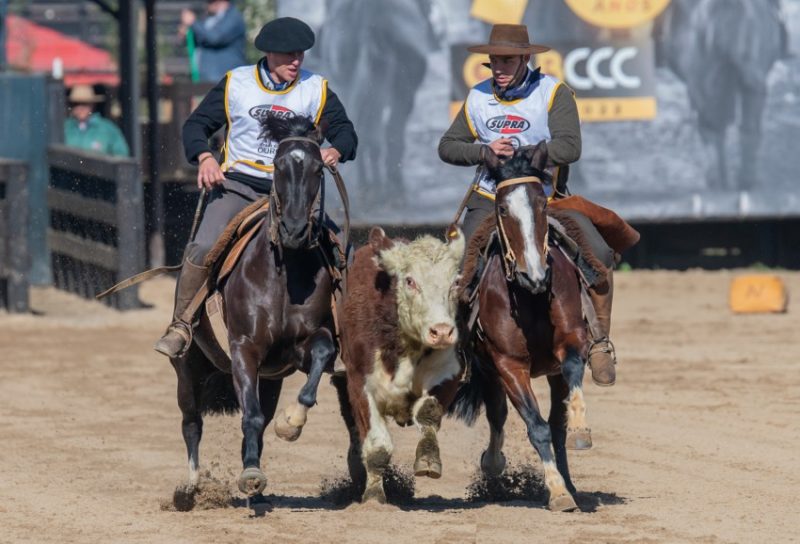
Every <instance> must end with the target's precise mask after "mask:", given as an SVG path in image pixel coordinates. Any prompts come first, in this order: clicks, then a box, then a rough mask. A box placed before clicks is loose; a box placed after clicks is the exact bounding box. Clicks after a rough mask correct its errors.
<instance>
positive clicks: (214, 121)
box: [183, 59, 358, 185]
mask: <svg viewBox="0 0 800 544" xmlns="http://www.w3.org/2000/svg"><path fill="white" fill-rule="evenodd" d="M260 62H263V59H262V61H260ZM226 82H227V76H225V77H224V78H222V80H221V81H220V82H219V83H218V84H217V85H216V86H215V87H214V88H213V89H211V90H210V91H209V92H208V94H207V95H206V96H205V98H204V99H203V101H202V102H201V103H200V105H199V106H198V107H197V109H196V110H194V111H193V112H192V114H191V115H190V116H189V118H188V119H187V120H186V122H185V123H184V125H183V148H184V151H185V153H186V160H188V161H189V162H190V163H191V164H197V156H198V155H200V154H201V153H204V152H210V151H211V148H210V146H209V145H208V139H209V138H210V137H211V136H212V135H213V134H214V133H215V132H216V131H217V130H219V129H220V128H222V127H223V126H226V125H227V122H228V120H227V117H226V115H225V85H226ZM326 92H327V96H326V98H325V107H324V108H323V110H322V115H321V116H320V123H319V124H320V125H322V126H325V125H327V128H326V131H325V139H326V140H328V142H329V143H330V144H331V146H332V147H333V148H335V149H336V150H337V151H338V152H339V153H340V154H341V158H340V159H339V162H345V161H349V160H353V159H354V158H355V156H356V147H357V146H358V137H357V136H356V132H355V128H354V127H353V123H352V122H351V121H350V119H349V118H348V117H347V112H346V111H345V109H344V106H343V105H342V102H341V101H340V100H339V97H338V96H336V93H334V92H333V91H332V90H331V89H330V87H327V90H326ZM228 176H229V177H230V178H231V179H237V180H238V181H242V182H244V183H248V184H250V185H262V184H263V183H264V182H263V180H257V179H255V178H252V176H247V175H244V174H240V173H235V172H231V173H229V174H228ZM239 178H242V179H239Z"/></svg>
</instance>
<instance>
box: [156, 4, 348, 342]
mask: <svg viewBox="0 0 800 544" xmlns="http://www.w3.org/2000/svg"><path fill="white" fill-rule="evenodd" d="M313 45H314V32H313V31H312V30H311V28H310V27H309V26H308V25H307V24H306V23H304V22H303V21H300V20H299V19H294V18H291V17H281V18H279V19H275V20H273V21H270V22H269V23H267V24H265V25H264V27H263V28H262V29H261V32H260V33H259V34H258V36H257V37H256V39H255V46H256V47H257V48H258V49H259V50H260V51H263V52H264V53H265V55H264V57H262V58H261V60H259V61H258V63H256V64H255V65H250V66H242V67H239V68H235V69H233V70H231V71H230V72H228V73H227V74H226V75H225V77H224V78H223V79H222V81H220V82H219V83H218V84H217V86H216V87H214V89H212V90H211V91H210V92H209V93H208V94H207V95H206V97H205V98H204V99H203V101H202V103H201V104H200V106H198V108H197V109H196V110H195V111H194V112H193V113H192V115H191V116H190V117H189V119H187V121H186V123H185V124H184V126H183V146H184V150H185V152H186V159H187V160H188V161H189V162H190V163H192V164H196V165H198V172H197V186H198V187H201V188H202V187H205V188H206V189H207V190H208V191H209V194H208V197H207V198H208V200H207V201H206V206H205V211H204V213H203V217H202V219H201V221H200V223H199V225H198V227H197V233H196V234H195V237H194V239H193V240H192V241H191V242H190V243H189V244H188V245H187V246H186V251H185V253H184V264H183V268H182V270H181V273H180V276H179V277H178V283H177V286H176V292H175V309H174V312H173V320H172V323H171V324H170V326H169V328H168V329H167V332H166V333H165V334H164V336H163V337H162V338H161V339H160V340H159V341H158V342H156V345H155V349H156V351H158V352H160V353H163V354H164V355H167V356H168V357H177V356H179V355H180V354H182V353H183V352H185V350H186V349H187V348H188V347H189V344H190V343H191V338H192V326H193V323H192V322H193V319H194V314H193V311H192V308H193V307H194V306H195V305H194V304H192V299H193V298H194V297H195V294H196V293H198V292H199V291H200V289H201V288H202V286H203V284H204V283H205V281H206V279H207V277H208V268H207V267H206V263H205V257H206V255H207V254H208V252H209V251H210V250H211V248H212V246H213V245H214V243H215V242H216V240H217V238H218V237H219V235H220V234H221V233H222V231H223V230H224V229H225V227H226V225H227V224H228V222H229V221H230V220H231V219H233V217H234V216H235V215H236V214H237V213H239V212H240V211H241V210H242V209H244V208H245V207H246V206H247V205H248V204H250V203H251V202H252V201H254V200H256V199H257V198H258V197H260V196H263V195H266V194H269V190H270V186H271V183H272V171H273V165H272V159H273V157H274V155H275V151H276V149H277V142H274V141H271V140H263V139H261V138H260V137H259V136H260V134H261V124H260V120H261V119H262V118H263V116H264V115H266V114H267V113H271V114H274V115H285V116H295V115H302V116H305V117H308V118H310V119H312V120H313V121H314V122H315V123H316V124H324V125H326V126H327V128H326V132H325V138H326V140H327V141H328V142H329V144H330V145H329V146H323V147H322V149H321V153H322V160H323V162H325V164H326V165H329V166H334V165H336V163H339V162H345V161H349V160H352V159H354V158H355V154H356V146H357V144H358V139H357V137H356V133H355V130H354V128H353V124H352V123H351V122H350V120H349V119H348V117H347V113H346V112H345V110H344V106H342V103H341V102H340V101H339V98H338V97H337V96H336V94H335V93H334V92H333V91H332V90H331V89H330V88H329V87H328V82H327V80H326V79H324V78H323V77H322V76H319V75H317V74H314V73H311V72H308V71H306V70H303V69H301V65H302V64H303V58H304V54H305V51H306V50H308V49H310V48H311V47H312V46H313ZM222 127H225V147H224V152H223V154H222V157H221V161H220V162H218V161H217V159H216V157H214V155H213V154H212V153H211V149H210V147H209V145H208V139H209V137H211V135H213V134H214V133H215V132H216V131H217V130H219V129H220V128H222Z"/></svg>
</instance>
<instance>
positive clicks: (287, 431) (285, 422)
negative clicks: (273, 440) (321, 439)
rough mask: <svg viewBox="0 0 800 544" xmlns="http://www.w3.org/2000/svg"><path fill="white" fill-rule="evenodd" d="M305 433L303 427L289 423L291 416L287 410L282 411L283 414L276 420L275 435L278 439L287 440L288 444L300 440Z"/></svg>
mask: <svg viewBox="0 0 800 544" xmlns="http://www.w3.org/2000/svg"><path fill="white" fill-rule="evenodd" d="M302 432H303V427H302V426H300V427H296V426H295V425H292V424H291V423H290V422H289V415H288V414H287V413H286V410H285V409H284V410H281V413H280V414H278V416H277V417H276V418H275V434H276V435H278V438H281V439H283V440H286V441H287V442H294V441H295V440H297V439H298V438H300V433H302Z"/></svg>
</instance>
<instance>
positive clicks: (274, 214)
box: [269, 136, 350, 251]
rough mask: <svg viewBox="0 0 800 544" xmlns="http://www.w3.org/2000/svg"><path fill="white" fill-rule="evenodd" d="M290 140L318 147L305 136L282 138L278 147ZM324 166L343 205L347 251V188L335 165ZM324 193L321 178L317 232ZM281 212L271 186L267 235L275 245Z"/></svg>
mask: <svg viewBox="0 0 800 544" xmlns="http://www.w3.org/2000/svg"><path fill="white" fill-rule="evenodd" d="M292 141H294V142H305V143H310V144H312V145H313V146H315V147H316V148H317V149H320V145H319V142H318V141H317V140H315V139H313V138H309V137H307V136H289V137H288V138H284V139H282V140H281V141H280V142H278V147H280V146H281V144H283V143H284V142H292ZM325 168H327V169H328V171H329V172H330V173H331V175H332V176H333V179H334V181H335V183H336V189H337V190H338V191H339V196H340V197H341V199H342V205H343V206H344V215H345V221H344V229H343V233H344V236H343V240H342V247H344V248H345V251H347V244H348V242H349V238H350V201H349V198H348V196H347V189H346V187H345V185H344V180H343V179H342V176H341V174H339V170H338V169H337V168H336V167H335V166H328V165H325ZM324 195H325V180H324V179H322V180H321V181H320V187H319V189H318V190H317V195H316V197H315V204H316V203H317V202H318V201H320V200H321V201H322V203H321V205H320V210H319V226H318V229H317V231H318V232H322V231H321V229H322V228H323V219H324V215H325V211H324V200H325V196H324ZM314 207H315V206H313V205H312V206H311V208H310V210H309V214H308V223H309V225H313V215H314ZM281 213H282V206H281V201H280V198H278V193H277V191H275V189H274V187H273V189H272V190H271V191H270V192H269V214H270V225H269V235H270V240H271V241H272V243H273V244H275V245H276V246H279V245H280V234H279V232H278V224H279V223H280V219H281ZM313 230H314V229H313V228H309V229H308V242H309V243H311V242H312V236H313Z"/></svg>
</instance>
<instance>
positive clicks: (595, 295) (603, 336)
mask: <svg viewBox="0 0 800 544" xmlns="http://www.w3.org/2000/svg"><path fill="white" fill-rule="evenodd" d="M589 296H590V297H591V299H592V305H593V306H594V311H595V313H596V314H597V327H594V328H595V329H597V330H592V336H593V338H592V344H591V347H590V348H589V366H590V368H591V369H592V381H594V383H596V384H597V385H600V386H611V385H614V382H615V381H616V379H617V372H616V369H615V368H614V365H616V364H617V354H616V352H615V351H614V344H612V343H611V339H610V338H609V334H610V333H611V301H612V299H613V297H614V276H613V271H612V270H610V269H609V271H608V276H607V281H606V284H605V285H601V286H599V288H597V287H595V288H592V289H589ZM590 329H592V327H590Z"/></svg>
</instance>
